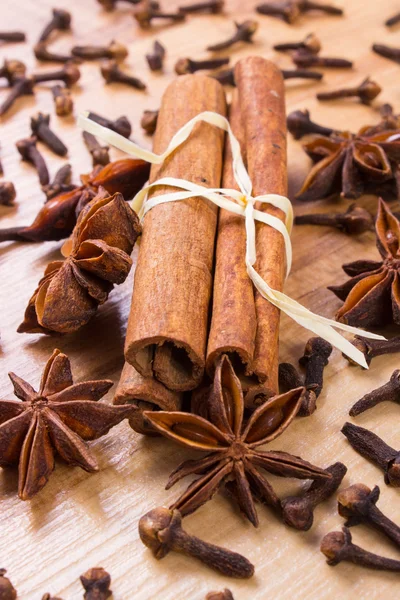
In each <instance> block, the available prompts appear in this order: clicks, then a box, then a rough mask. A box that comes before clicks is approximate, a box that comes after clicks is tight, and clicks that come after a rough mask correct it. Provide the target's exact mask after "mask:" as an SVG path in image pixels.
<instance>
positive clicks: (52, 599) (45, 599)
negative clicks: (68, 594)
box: [42, 593, 62, 600]
mask: <svg viewBox="0 0 400 600" xmlns="http://www.w3.org/2000/svg"><path fill="white" fill-rule="evenodd" d="M42 600H62V598H56V597H55V596H51V595H50V594H48V593H47V594H43V596H42Z"/></svg>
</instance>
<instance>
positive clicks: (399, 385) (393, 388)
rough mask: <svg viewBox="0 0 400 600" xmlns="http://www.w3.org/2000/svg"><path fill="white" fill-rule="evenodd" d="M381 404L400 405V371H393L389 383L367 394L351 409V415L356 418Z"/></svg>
mask: <svg viewBox="0 0 400 600" xmlns="http://www.w3.org/2000/svg"><path fill="white" fill-rule="evenodd" d="M381 402H397V403H398V404H400V370H399V369H396V370H395V371H393V373H392V376H391V377H390V380H389V381H388V383H385V384H384V385H382V386H381V387H379V388H377V389H376V390H373V391H372V392H369V393H368V394H365V396H363V397H362V398H361V399H360V400H358V402H356V403H355V404H354V405H353V406H352V407H351V409H350V412H349V415H350V416H351V417H356V416H357V415H360V414H361V413H363V412H365V411H366V410H369V409H370V408H373V407H374V406H376V405H377V404H380V403H381Z"/></svg>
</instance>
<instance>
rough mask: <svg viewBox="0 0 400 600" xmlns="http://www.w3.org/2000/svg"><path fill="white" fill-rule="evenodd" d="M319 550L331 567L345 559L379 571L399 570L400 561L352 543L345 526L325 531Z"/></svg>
mask: <svg viewBox="0 0 400 600" xmlns="http://www.w3.org/2000/svg"><path fill="white" fill-rule="evenodd" d="M321 552H322V554H325V556H326V558H327V559H328V560H327V563H328V565H330V566H331V567H334V566H336V565H338V564H339V563H340V562H342V561H345V562H351V563H354V564H355V565H359V566H361V567H368V568H369V569H376V570H379V571H400V561H398V560H393V559H391V558H385V557H384V556H378V555H377V554H373V553H372V552H368V550H364V549H363V548H361V547H360V546H356V545H355V544H353V542H352V538H351V533H350V531H349V529H348V528H347V527H342V531H332V532H331V533H327V534H326V536H325V537H324V538H323V539H322V542H321Z"/></svg>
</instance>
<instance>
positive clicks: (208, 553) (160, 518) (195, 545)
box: [139, 507, 254, 579]
mask: <svg viewBox="0 0 400 600" xmlns="http://www.w3.org/2000/svg"><path fill="white" fill-rule="evenodd" d="M139 535H140V539H141V540H142V542H143V544H144V545H145V546H147V547H148V548H149V549H150V550H151V552H152V554H153V556H154V557H155V558H156V559H157V560H160V559H161V558H164V556H166V555H167V554H168V552H170V551H171V550H173V551H175V552H181V553H182V554H186V555H188V556H192V557H193V558H197V559H198V560H200V561H201V562H202V563H204V564H205V565H207V566H208V567H210V568H211V569H215V570H216V571H219V572H220V573H222V574H223V575H226V576H227V577H237V578H240V579H248V578H249V577H252V575H253V574H254V566H253V565H252V564H251V563H250V562H249V561H248V560H247V558H245V557H244V556H241V555H240V554H237V553H236V552H232V551H231V550H226V549H225V548H220V547H219V546H214V545H213V544H208V543H207V542H204V541H203V540H201V539H199V538H197V537H195V536H194V535H189V534H188V533H187V532H186V531H185V530H184V529H182V516H181V513H180V512H179V511H178V510H171V509H168V508H163V507H159V508H155V509H153V510H151V511H150V512H148V513H146V514H145V515H143V517H141V519H140V521H139Z"/></svg>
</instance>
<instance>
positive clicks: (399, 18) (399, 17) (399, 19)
mask: <svg viewBox="0 0 400 600" xmlns="http://www.w3.org/2000/svg"><path fill="white" fill-rule="evenodd" d="M397 23H400V12H399V13H396V14H395V15H393V17H390V18H389V19H386V21H385V25H386V27H393V25H397Z"/></svg>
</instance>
